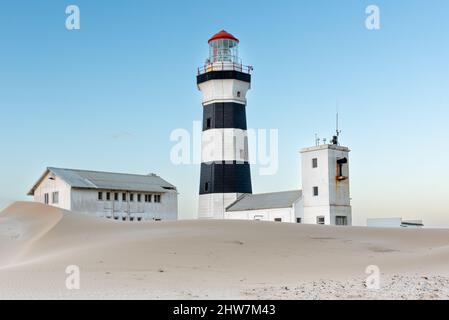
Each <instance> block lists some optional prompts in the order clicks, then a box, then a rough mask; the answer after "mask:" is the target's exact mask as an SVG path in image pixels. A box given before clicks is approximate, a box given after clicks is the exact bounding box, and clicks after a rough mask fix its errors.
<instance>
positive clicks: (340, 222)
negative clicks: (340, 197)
mask: <svg viewBox="0 0 449 320" xmlns="http://www.w3.org/2000/svg"><path fill="white" fill-rule="evenodd" d="M274 221H275V222H282V218H275V219H274ZM296 223H302V220H301V218H296ZM316 223H317V224H325V223H326V218H325V217H324V216H318V217H316ZM335 224H336V225H337V226H346V225H348V218H347V217H346V216H336V217H335Z"/></svg>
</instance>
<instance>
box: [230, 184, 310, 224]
mask: <svg viewBox="0 0 449 320" xmlns="http://www.w3.org/2000/svg"><path fill="white" fill-rule="evenodd" d="M225 216H226V218H227V219H238V220H264V221H276V222H292V223H296V222H298V223H300V222H301V219H302V217H303V203H302V192H301V190H293V191H284V192H273V193H260V194H245V195H243V196H241V197H240V198H239V199H238V200H237V201H235V202H234V203H233V204H231V205H230V206H228V207H227V208H226V214H225Z"/></svg>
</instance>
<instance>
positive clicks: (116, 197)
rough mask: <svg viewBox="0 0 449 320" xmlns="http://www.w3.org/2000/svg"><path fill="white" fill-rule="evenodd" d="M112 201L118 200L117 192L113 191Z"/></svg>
mask: <svg viewBox="0 0 449 320" xmlns="http://www.w3.org/2000/svg"><path fill="white" fill-rule="evenodd" d="M114 201H118V192H115V193H114Z"/></svg>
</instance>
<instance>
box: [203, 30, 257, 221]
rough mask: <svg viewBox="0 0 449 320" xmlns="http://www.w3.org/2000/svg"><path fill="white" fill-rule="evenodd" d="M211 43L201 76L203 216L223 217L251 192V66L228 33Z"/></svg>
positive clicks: (209, 42)
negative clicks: (248, 111)
mask: <svg viewBox="0 0 449 320" xmlns="http://www.w3.org/2000/svg"><path fill="white" fill-rule="evenodd" d="M208 44H209V57H208V58H207V60H206V62H205V64H204V66H203V67H201V68H199V69H198V75H197V85H198V89H199V90H200V91H201V92H202V94H203V101H202V105H203V131H202V141H201V175H200V186H199V206H198V217H199V218H200V219H224V218H225V214H226V207H227V206H229V205H230V204H231V203H233V202H235V201H236V200H237V198H239V197H240V196H241V195H243V194H248V193H252V187H251V172H250V165H249V157H248V135H247V126H246V93H247V92H248V90H249V89H250V87H251V70H252V67H248V66H244V65H243V64H242V62H241V60H240V58H239V55H238V46H239V40H238V39H237V38H236V37H234V36H233V35H232V34H230V33H228V32H226V31H225V30H222V31H220V32H218V33H217V34H215V35H214V36H213V37H212V38H210V39H209V41H208Z"/></svg>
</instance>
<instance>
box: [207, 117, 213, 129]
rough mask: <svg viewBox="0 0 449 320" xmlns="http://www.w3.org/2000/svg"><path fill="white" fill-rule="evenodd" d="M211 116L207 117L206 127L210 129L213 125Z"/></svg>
mask: <svg viewBox="0 0 449 320" xmlns="http://www.w3.org/2000/svg"><path fill="white" fill-rule="evenodd" d="M211 120H212V119H211V118H207V119H206V129H210V127H211Z"/></svg>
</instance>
